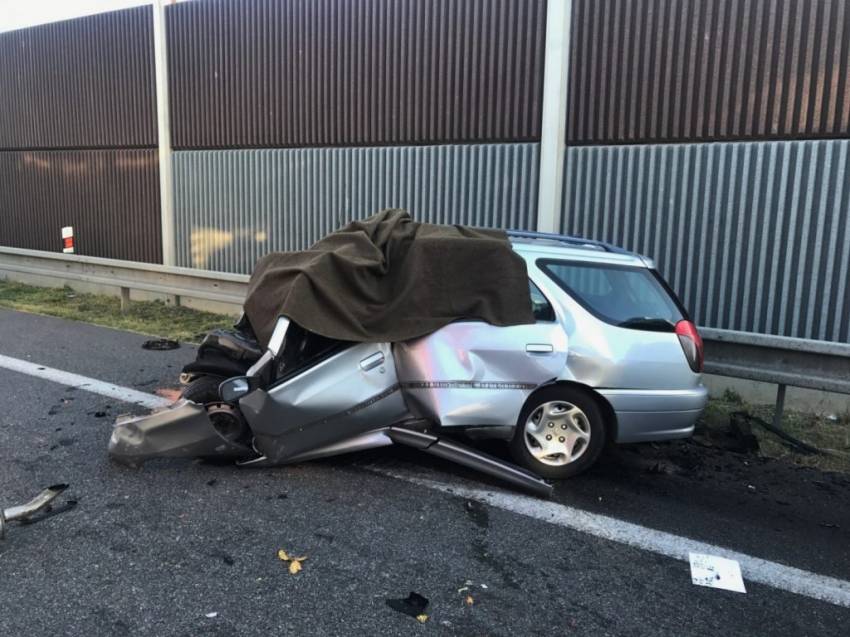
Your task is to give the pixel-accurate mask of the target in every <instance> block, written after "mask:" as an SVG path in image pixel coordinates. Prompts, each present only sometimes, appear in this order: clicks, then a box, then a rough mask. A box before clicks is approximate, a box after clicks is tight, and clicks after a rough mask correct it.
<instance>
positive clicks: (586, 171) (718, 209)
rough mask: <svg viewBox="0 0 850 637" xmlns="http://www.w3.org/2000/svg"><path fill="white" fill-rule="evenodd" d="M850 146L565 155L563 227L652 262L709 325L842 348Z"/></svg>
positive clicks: (607, 149)
mask: <svg viewBox="0 0 850 637" xmlns="http://www.w3.org/2000/svg"><path fill="white" fill-rule="evenodd" d="M848 154H850V141H847V140H828V141H824V140H821V141H806V142H803V141H788V142H749V143H724V144H687V145H657V146H601V147H580V148H569V149H568V150H567V155H566V166H565V184H564V202H563V210H562V226H561V227H562V230H563V231H564V232H567V233H570V234H578V235H584V236H587V237H591V238H594V239H603V240H606V241H610V242H612V243H616V244H619V245H623V246H624V247H627V248H629V249H632V250H636V251H638V252H640V253H642V254H646V255H649V256H651V257H653V258H654V259H656V262H657V264H658V267H659V270H660V271H661V272H662V273H663V274H664V276H665V277H666V278H667V280H668V281H669V282H670V284H671V285H672V286H673V288H674V289H675V290H676V291H677V292H678V293H679V294H680V296H681V297H682V300H683V301H684V303H685V305H686V306H687V307H688V308H689V310H690V311H691V312H692V313H693V315H694V317H695V319H696V320H697V321H698V322H699V323H700V324H701V325H706V326H709V327H717V328H726V329H734V330H743V331H747V332H761V333H765V334H776V335H781V336H794V337H800V338H807V339H816V340H824V341H835V342H845V343H846V342H848V341H850V282H848V280H850V271H848V268H850V157H848Z"/></svg>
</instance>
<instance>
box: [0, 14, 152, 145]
mask: <svg viewBox="0 0 850 637" xmlns="http://www.w3.org/2000/svg"><path fill="white" fill-rule="evenodd" d="M151 25H152V19H151V8H150V7H149V6H148V7H138V8H135V9H126V10H124V11H114V12H112V13H102V14H98V15H92V16H87V17H84V18H78V19H75V20H66V21H64V22H54V23H52V24H45V25H42V26H37V27H32V28H29V29H21V30H19V31H9V32H7V33H0V149H36V148H106V147H116V146H120V147H143V146H148V147H153V146H156V142H157V138H156V136H157V133H156V97H155V87H154V65H153V34H152V26H151Z"/></svg>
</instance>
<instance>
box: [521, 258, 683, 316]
mask: <svg viewBox="0 0 850 637" xmlns="http://www.w3.org/2000/svg"><path fill="white" fill-rule="evenodd" d="M537 265H538V266H540V268H541V269H542V270H543V271H544V272H545V273H546V274H548V275H549V276H550V277H551V278H552V279H553V280H554V281H555V282H556V283H557V284H558V285H559V286H560V287H561V288H563V289H564V290H565V291H566V292H567V293H568V294H569V295H570V296H572V297H573V298H574V299H575V300H576V301H578V302H579V303H581V305H582V306H584V308H585V309H586V310H588V311H589V312H590V313H591V314H594V315H595V316H597V317H598V318H600V319H602V320H603V321H606V322H608V323H611V324H613V325H618V326H620V327H628V328H633V329H645V330H657V331H672V330H673V328H674V327H675V325H676V323H678V322H679V321H681V320H682V319H684V318H686V316H685V312H684V310H683V309H682V307H681V306H680V305H679V302H678V301H677V300H676V298H675V297H674V296H673V294H672V292H671V291H670V290H669V288H668V287H667V285H666V284H665V283H664V282H663V280H662V279H661V277H660V276H658V274H657V273H656V272H654V271H653V270H649V269H647V268H639V267H632V266H622V265H610V264H603V263H587V262H579V261H558V260H551V259H546V260H541V261H538V262H537Z"/></svg>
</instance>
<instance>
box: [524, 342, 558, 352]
mask: <svg viewBox="0 0 850 637" xmlns="http://www.w3.org/2000/svg"><path fill="white" fill-rule="evenodd" d="M525 351H526V352H528V353H529V354H551V353H552V352H554V351H555V348H554V347H552V346H551V345H549V344H547V343H529V344H528V345H526V346H525Z"/></svg>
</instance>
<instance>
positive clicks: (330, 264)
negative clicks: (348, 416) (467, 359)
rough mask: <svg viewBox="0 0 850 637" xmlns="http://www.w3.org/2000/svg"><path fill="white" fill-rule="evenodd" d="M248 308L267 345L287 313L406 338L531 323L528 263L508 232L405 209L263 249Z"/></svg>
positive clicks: (352, 333) (317, 328)
mask: <svg viewBox="0 0 850 637" xmlns="http://www.w3.org/2000/svg"><path fill="white" fill-rule="evenodd" d="M245 314H246V315H247V317H248V320H249V321H250V323H251V326H252V327H253V328H254V331H255V333H256V334H257V337H258V338H259V340H260V342H261V343H262V344H263V346H265V345H266V344H267V343H268V340H269V338H270V336H271V333H272V330H273V329H274V325H275V322H276V320H277V317H278V316H281V315H282V316H286V317H288V318H289V319H291V320H293V321H295V322H296V323H298V324H299V325H301V326H302V327H304V328H306V329H308V330H310V331H311V332H315V333H317V334H321V335H322V336H326V337H328V338H334V339H339V340H344V341H361V342H365V341H371V342H394V341H403V340H407V339H410V338H415V337H418V336H423V335H425V334H428V333H430V332H433V331H434V330H437V329H439V328H441V327H443V326H444V325H447V324H448V323H451V322H452V321H456V320H459V319H477V320H482V321H486V322H487V323H492V324H493V325H519V324H524V323H533V322H534V317H533V315H532V312H531V301H530V298H529V293H528V275H527V273H526V269H525V262H524V261H523V260H522V258H521V257H520V256H519V255H518V254H516V253H515V252H514V251H513V250H512V249H511V245H510V242H509V241H508V239H507V236H506V235H505V233H504V232H502V231H498V230H484V229H480V228H467V227H463V226H443V225H434V224H427V223H417V222H415V221H413V220H412V219H411V218H410V215H408V214H407V213H406V212H404V211H402V210H385V211H383V212H380V213H378V214H376V215H373V216H372V217H369V218H368V219H365V220H363V221H354V222H352V223H350V224H348V225H347V226H345V227H344V228H341V229H339V230H337V231H336V232H333V233H332V234H329V235H328V236H326V237H325V238H323V239H321V240H319V241H318V242H317V243H316V244H315V245H313V246H312V247H310V248H309V249H307V250H304V251H301V252H275V253H272V254H269V255H266V256H265V257H263V258H262V259H260V260H259V261H258V262H257V266H256V267H255V268H254V273H253V274H252V275H251V283H250V286H249V289H248V298H247V299H246V301H245Z"/></svg>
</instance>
